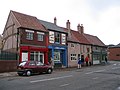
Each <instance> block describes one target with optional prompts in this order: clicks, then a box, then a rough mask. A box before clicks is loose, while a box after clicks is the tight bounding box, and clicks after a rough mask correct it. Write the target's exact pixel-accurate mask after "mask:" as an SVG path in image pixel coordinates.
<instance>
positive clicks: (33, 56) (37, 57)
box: [30, 51, 44, 63]
mask: <svg viewBox="0 0 120 90" xmlns="http://www.w3.org/2000/svg"><path fill="white" fill-rule="evenodd" d="M30 60H31V61H40V62H42V63H44V53H42V52H37V51H34V52H30Z"/></svg>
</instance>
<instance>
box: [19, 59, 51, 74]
mask: <svg viewBox="0 0 120 90" xmlns="http://www.w3.org/2000/svg"><path fill="white" fill-rule="evenodd" d="M17 69H18V70H17V74H18V75H19V76H21V75H27V76H31V75H32V74H35V73H43V72H45V73H48V74H51V73H52V71H53V69H52V66H51V65H46V64H43V63H41V62H38V61H25V62H22V63H20V64H19V66H18V67H17Z"/></svg>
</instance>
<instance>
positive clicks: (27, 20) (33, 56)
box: [3, 11, 48, 63]
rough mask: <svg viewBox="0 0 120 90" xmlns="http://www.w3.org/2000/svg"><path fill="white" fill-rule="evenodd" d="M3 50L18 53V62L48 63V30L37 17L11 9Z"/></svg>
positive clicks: (4, 35) (5, 29)
mask: <svg viewBox="0 0 120 90" xmlns="http://www.w3.org/2000/svg"><path fill="white" fill-rule="evenodd" d="M3 51H8V52H16V53H18V59H19V60H18V63H20V62H22V61H26V60H38V61H41V62H43V63H48V31H47V30H46V29H45V28H44V27H43V26H42V25H41V24H40V23H39V20H38V19H37V18H36V17H33V16H30V15H26V14H22V13H18V12H15V11H10V14H9V16H8V19H7V22H6V25H5V28H4V31H3Z"/></svg>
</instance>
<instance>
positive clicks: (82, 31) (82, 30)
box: [81, 24, 84, 34]
mask: <svg viewBox="0 0 120 90" xmlns="http://www.w3.org/2000/svg"><path fill="white" fill-rule="evenodd" d="M81 34H84V27H83V24H81Z"/></svg>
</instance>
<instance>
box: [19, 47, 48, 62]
mask: <svg viewBox="0 0 120 90" xmlns="http://www.w3.org/2000/svg"><path fill="white" fill-rule="evenodd" d="M22 61H40V62H42V63H45V64H47V63H48V48H43V47H35V46H21V47H20V58H19V62H22Z"/></svg>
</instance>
